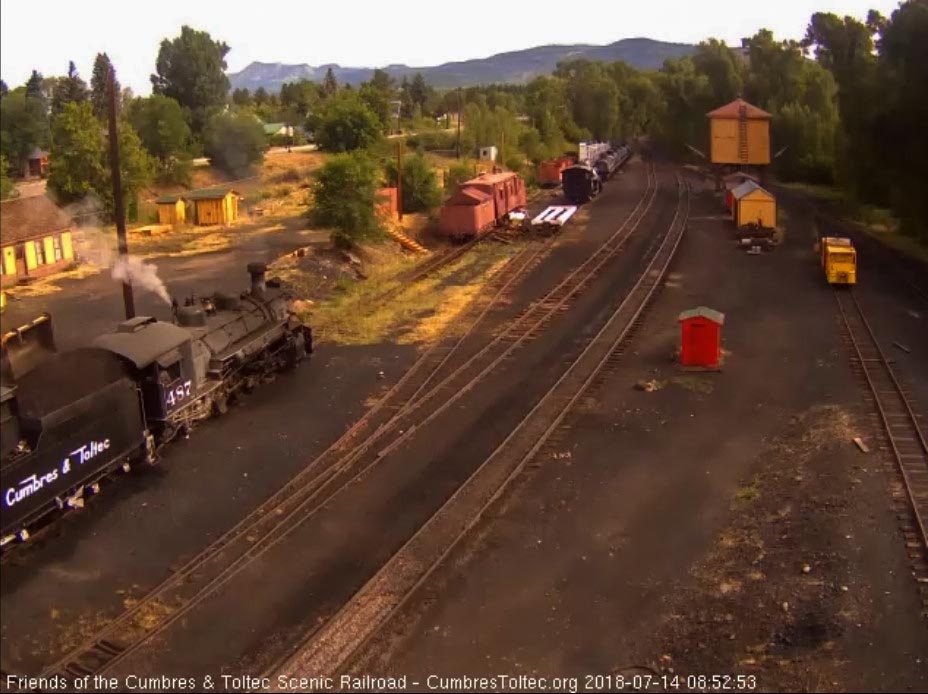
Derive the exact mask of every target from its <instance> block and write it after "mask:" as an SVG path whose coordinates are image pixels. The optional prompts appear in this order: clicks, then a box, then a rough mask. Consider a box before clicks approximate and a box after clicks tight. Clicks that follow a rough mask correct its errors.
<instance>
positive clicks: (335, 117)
mask: <svg viewBox="0 0 928 694" xmlns="http://www.w3.org/2000/svg"><path fill="white" fill-rule="evenodd" d="M314 125H315V127H313V128H312V129H313V130H314V131H315V133H316V142H317V143H318V144H319V146H320V147H322V148H323V149H326V150H328V151H330V152H350V151H352V150H355V149H361V148H364V147H368V146H370V145H372V144H374V143H375V142H377V141H378V140H379V139H380V136H381V129H382V127H383V126H382V124H381V122H380V120H379V119H378V118H377V115H376V114H375V113H374V112H373V111H372V110H371V109H370V107H369V106H368V105H367V104H366V103H364V101H362V99H361V97H360V96H358V94H357V93H356V92H354V91H345V90H341V91H339V92H338V93H336V94H335V95H334V96H332V97H331V98H329V99H328V100H327V101H326V103H325V104H324V105H323V107H322V108H321V110H320V113H319V114H318V117H317V118H316V119H314Z"/></svg>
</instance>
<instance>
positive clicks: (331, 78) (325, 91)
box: [322, 68, 338, 96]
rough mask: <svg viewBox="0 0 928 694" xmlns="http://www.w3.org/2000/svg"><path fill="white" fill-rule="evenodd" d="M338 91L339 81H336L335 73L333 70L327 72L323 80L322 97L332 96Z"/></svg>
mask: <svg viewBox="0 0 928 694" xmlns="http://www.w3.org/2000/svg"><path fill="white" fill-rule="evenodd" d="M337 91H338V80H336V79H335V73H334V72H333V71H332V68H328V69H327V70H326V71H325V77H324V78H323V80H322V95H323V96H332V95H333V94H334V93H335V92H337Z"/></svg>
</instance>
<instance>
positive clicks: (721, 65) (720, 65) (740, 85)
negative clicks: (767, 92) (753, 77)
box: [693, 39, 744, 105]
mask: <svg viewBox="0 0 928 694" xmlns="http://www.w3.org/2000/svg"><path fill="white" fill-rule="evenodd" d="M693 64H694V65H695V66H696V69H697V70H698V71H699V72H701V73H702V74H704V75H705V76H706V77H707V78H708V80H709V89H710V91H711V93H712V101H713V103H715V104H719V105H721V104H727V103H728V102H729V101H732V100H733V99H735V98H736V97H738V96H740V95H741V93H742V91H743V89H744V77H743V72H744V65H743V63H742V62H741V59H740V58H738V56H736V55H735V53H734V51H732V50H731V49H730V48H729V47H728V46H726V45H725V42H724V41H718V40H717V39H709V40H708V41H703V42H701V43H700V44H699V46H698V47H697V48H696V53H695V54H694V55H693Z"/></svg>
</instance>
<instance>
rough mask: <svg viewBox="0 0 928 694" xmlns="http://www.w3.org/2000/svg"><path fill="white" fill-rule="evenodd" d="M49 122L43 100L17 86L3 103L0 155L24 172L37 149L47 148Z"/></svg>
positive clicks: (14, 167) (15, 168) (0, 125)
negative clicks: (34, 150)
mask: <svg viewBox="0 0 928 694" xmlns="http://www.w3.org/2000/svg"><path fill="white" fill-rule="evenodd" d="M48 139H49V122H48V116H47V114H46V112H45V105H44V100H43V99H40V98H35V97H31V96H28V95H27V92H26V89H25V88H23V87H18V88H16V89H14V90H13V91H11V92H10V93H9V94H7V95H6V96H5V97H3V99H2V100H0V154H2V155H3V156H4V157H6V160H7V162H9V164H10V166H11V168H12V169H13V170H14V171H22V170H23V167H24V166H25V164H26V157H27V156H28V155H29V153H30V152H31V151H32V149H33V148H34V147H42V148H47V147H48V144H49V143H48Z"/></svg>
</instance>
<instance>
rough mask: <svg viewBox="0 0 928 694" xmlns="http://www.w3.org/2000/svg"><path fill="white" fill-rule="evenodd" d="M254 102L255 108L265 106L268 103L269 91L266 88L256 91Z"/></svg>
mask: <svg viewBox="0 0 928 694" xmlns="http://www.w3.org/2000/svg"><path fill="white" fill-rule="evenodd" d="M252 101H254V102H255V106H264V105H265V104H266V103H267V102H268V96H267V89H265V88H264V87H258V88H257V89H255V94H254V97H252Z"/></svg>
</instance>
